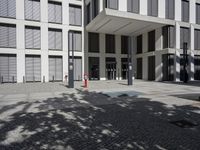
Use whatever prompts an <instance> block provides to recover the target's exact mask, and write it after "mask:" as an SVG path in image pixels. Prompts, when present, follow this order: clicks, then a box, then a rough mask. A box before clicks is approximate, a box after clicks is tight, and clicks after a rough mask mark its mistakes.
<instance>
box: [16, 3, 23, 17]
mask: <svg viewBox="0 0 200 150" xmlns="http://www.w3.org/2000/svg"><path fill="white" fill-rule="evenodd" d="M24 8H25V7H24V0H16V19H19V20H24V18H25V17H24Z"/></svg>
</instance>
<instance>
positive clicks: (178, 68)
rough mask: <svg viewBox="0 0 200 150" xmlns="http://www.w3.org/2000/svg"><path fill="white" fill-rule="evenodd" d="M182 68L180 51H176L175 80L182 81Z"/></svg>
mask: <svg viewBox="0 0 200 150" xmlns="http://www.w3.org/2000/svg"><path fill="white" fill-rule="evenodd" d="M180 70H181V67H180V53H179V51H176V52H175V57H174V81H180Z"/></svg>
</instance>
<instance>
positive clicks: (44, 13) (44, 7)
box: [40, 0, 48, 22]
mask: <svg viewBox="0 0 200 150" xmlns="http://www.w3.org/2000/svg"><path fill="white" fill-rule="evenodd" d="M40 12H41V13H40V14H41V22H48V0H42V1H40Z"/></svg>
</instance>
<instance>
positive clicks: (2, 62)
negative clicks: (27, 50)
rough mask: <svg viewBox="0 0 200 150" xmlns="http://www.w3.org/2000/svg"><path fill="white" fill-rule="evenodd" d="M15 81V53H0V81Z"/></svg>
mask: <svg viewBox="0 0 200 150" xmlns="http://www.w3.org/2000/svg"><path fill="white" fill-rule="evenodd" d="M16 81H17V59H16V55H15V54H0V82H2V83H4V82H16Z"/></svg>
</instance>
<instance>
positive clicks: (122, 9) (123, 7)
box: [118, 0, 127, 11]
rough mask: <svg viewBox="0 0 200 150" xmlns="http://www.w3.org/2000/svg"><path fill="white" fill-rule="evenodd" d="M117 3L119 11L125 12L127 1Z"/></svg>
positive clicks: (121, 0)
mask: <svg viewBox="0 0 200 150" xmlns="http://www.w3.org/2000/svg"><path fill="white" fill-rule="evenodd" d="M118 3H119V5H118V6H119V10H120V11H127V0H119V1H118Z"/></svg>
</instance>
